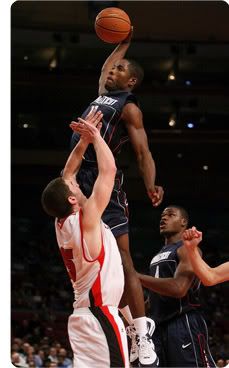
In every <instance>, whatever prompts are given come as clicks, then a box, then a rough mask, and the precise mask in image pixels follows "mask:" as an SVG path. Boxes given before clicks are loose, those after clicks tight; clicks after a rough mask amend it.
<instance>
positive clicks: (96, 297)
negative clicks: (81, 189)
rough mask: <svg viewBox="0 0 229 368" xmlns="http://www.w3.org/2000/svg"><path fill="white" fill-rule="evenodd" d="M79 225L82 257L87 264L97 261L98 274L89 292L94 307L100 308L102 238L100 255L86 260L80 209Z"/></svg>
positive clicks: (101, 302)
mask: <svg viewBox="0 0 229 368" xmlns="http://www.w3.org/2000/svg"><path fill="white" fill-rule="evenodd" d="M79 223H80V232H81V246H82V250H83V257H84V259H85V260H86V261H87V262H95V261H98V262H99V265H100V270H99V272H98V276H97V277H96V280H95V282H94V284H93V286H92V288H91V292H92V295H93V298H94V305H95V306H100V305H102V304H103V298H102V289H101V278H100V273H101V269H102V267H103V263H104V258H105V250H104V245H103V237H102V234H101V242H102V246H101V250H100V253H99V255H98V257H97V258H95V259H94V260H90V259H87V257H86V254H85V251H84V246H83V224H82V210H81V209H80V212H79Z"/></svg>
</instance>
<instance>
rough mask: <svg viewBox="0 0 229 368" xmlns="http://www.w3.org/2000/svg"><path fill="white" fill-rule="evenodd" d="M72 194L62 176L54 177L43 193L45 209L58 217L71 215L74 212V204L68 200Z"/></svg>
mask: <svg viewBox="0 0 229 368" xmlns="http://www.w3.org/2000/svg"><path fill="white" fill-rule="evenodd" d="M72 194H73V193H72V192H71V191H70V189H69V188H68V186H67V185H66V183H65V181H64V179H63V178H62V177H59V178H56V179H53V180H52V181H50V183H49V184H48V185H47V186H46V188H45V189H44V190H43V192H42V195H41V204H42V207H43V209H44V211H45V212H46V213H47V214H48V215H49V216H53V217H57V218H64V217H67V216H69V215H70V214H71V213H72V204H71V203H70V202H69V201H68V197H69V196H70V195H72Z"/></svg>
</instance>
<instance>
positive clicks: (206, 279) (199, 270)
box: [186, 247, 214, 286]
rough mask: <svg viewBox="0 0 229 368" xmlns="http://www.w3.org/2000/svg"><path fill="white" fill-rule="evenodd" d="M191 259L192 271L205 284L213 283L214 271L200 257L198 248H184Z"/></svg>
mask: <svg viewBox="0 0 229 368" xmlns="http://www.w3.org/2000/svg"><path fill="white" fill-rule="evenodd" d="M186 249H187V251H188V255H189V259H190V261H191V264H192V267H193V271H194V272H195V274H196V275H197V277H198V278H199V279H200V280H201V282H202V283H203V284H204V285H205V286H211V285H214V272H213V269H212V268H211V267H210V266H208V264H207V263H206V262H204V260H203V259H202V258H201V256H200V253H199V251H198V248H197V247H195V248H191V249H190V248H189V247H187V248H186Z"/></svg>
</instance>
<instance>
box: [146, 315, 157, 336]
mask: <svg viewBox="0 0 229 368" xmlns="http://www.w3.org/2000/svg"><path fill="white" fill-rule="evenodd" d="M146 324H147V329H148V334H149V335H150V337H151V336H152V335H153V333H154V331H155V327H156V325H155V322H154V320H153V319H152V318H148V317H146Z"/></svg>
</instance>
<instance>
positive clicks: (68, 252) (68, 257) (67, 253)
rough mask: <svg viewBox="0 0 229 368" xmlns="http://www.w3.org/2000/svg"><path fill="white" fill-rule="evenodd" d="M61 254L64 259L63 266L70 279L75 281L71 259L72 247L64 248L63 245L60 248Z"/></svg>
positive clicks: (74, 271) (74, 269)
mask: <svg viewBox="0 0 229 368" xmlns="http://www.w3.org/2000/svg"><path fill="white" fill-rule="evenodd" d="M60 251H61V255H62V257H63V260H64V264H65V267H66V269H67V271H68V274H69V277H70V279H71V280H72V281H73V282H75V281H76V268H75V264H74V259H73V252H72V249H64V248H63V247H61V248H60Z"/></svg>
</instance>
